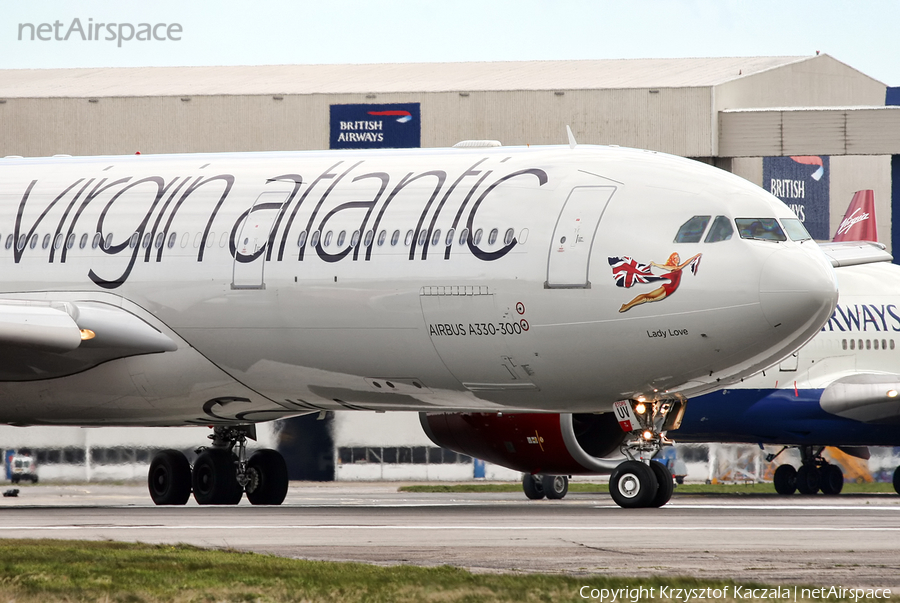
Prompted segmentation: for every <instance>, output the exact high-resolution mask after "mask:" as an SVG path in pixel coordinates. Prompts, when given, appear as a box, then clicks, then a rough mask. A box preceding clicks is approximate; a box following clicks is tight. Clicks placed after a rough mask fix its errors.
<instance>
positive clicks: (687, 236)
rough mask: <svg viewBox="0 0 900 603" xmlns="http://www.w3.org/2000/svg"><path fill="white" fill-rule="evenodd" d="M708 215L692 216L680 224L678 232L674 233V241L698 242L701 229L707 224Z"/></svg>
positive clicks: (701, 235)
mask: <svg viewBox="0 0 900 603" xmlns="http://www.w3.org/2000/svg"><path fill="white" fill-rule="evenodd" d="M709 218H710V216H694V217H693V218H691V219H690V220H688V221H687V222H685V223H684V224H682V225H681V228H679V229H678V234H676V235H675V242H676V243H699V242H700V239H701V238H702V237H703V231H704V230H706V225H707V224H709Z"/></svg>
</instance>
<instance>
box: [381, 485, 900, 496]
mask: <svg viewBox="0 0 900 603" xmlns="http://www.w3.org/2000/svg"><path fill="white" fill-rule="evenodd" d="M398 491H399V492H413V493H437V492H451V493H453V492H456V493H477V492H519V493H521V492H522V484H520V483H518V482H510V483H503V484H480V483H461V484H416V485H411V486H401V487H400V488H398ZM569 492H588V493H608V492H609V486H608V485H607V484H592V483H580V482H569ZM675 494H771V495H773V496H775V487H774V486H773V485H772V484H766V483H762V484H757V483H747V484H681V485H678V486H676V487H675ZM841 494H894V495H896V491H895V490H894V486H893V485H892V484H889V483H883V482H874V483H871V484H856V483H848V484H844V489H843V490H842V491H841Z"/></svg>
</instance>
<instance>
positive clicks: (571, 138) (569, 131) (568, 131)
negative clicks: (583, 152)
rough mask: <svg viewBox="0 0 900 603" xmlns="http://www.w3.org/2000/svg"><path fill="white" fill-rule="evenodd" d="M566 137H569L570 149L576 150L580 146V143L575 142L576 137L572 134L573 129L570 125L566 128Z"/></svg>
mask: <svg viewBox="0 0 900 603" xmlns="http://www.w3.org/2000/svg"><path fill="white" fill-rule="evenodd" d="M566 135H567V136H568V137H569V148H570V149H574V148H575V147H577V146H578V142H576V141H575V135H574V134H572V128H570V127H569V126H568V125H567V126H566Z"/></svg>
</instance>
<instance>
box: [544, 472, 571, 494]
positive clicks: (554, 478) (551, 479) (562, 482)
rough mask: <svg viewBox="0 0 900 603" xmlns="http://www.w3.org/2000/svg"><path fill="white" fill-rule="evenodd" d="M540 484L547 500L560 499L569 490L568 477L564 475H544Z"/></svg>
mask: <svg viewBox="0 0 900 603" xmlns="http://www.w3.org/2000/svg"><path fill="white" fill-rule="evenodd" d="M541 486H542V488H543V490H544V494H545V495H546V496H547V499H548V500H560V499H562V498H565V496H566V494H567V493H568V492H569V478H568V477H567V476H565V475H545V476H543V477H541Z"/></svg>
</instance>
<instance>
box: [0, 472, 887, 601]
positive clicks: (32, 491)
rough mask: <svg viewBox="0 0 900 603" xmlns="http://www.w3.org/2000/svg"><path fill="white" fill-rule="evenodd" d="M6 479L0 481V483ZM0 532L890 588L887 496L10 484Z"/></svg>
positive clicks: (336, 556)
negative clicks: (644, 497)
mask: <svg viewBox="0 0 900 603" xmlns="http://www.w3.org/2000/svg"><path fill="white" fill-rule="evenodd" d="M3 489H6V488H4V487H0V490H3ZM0 517H2V525H3V526H4V528H5V529H4V533H5V536H6V537H8V538H17V537H28V538H65V539H83V540H105V539H110V540H123V541H139V542H148V543H187V544H193V545H197V546H204V547H229V548H234V549H240V550H247V551H254V552H257V553H271V554H275V555H281V556H287V557H296V558H304V559H321V560H331V561H359V562H366V563H376V564H396V563H408V564H417V565H442V564H450V565H455V566H460V567H465V568H469V569H471V570H473V571H500V572H510V571H522V572H551V573H556V572H564V573H571V574H610V575H620V576H648V575H655V576H675V575H688V576H693V577H698V578H731V579H735V580H740V581H759V582H765V583H770V584H788V583H805V584H814V585H824V586H834V585H841V586H871V587H878V588H893V589H894V592H900V496H897V495H895V494H884V495H841V496H836V497H825V496H823V495H818V496H808V497H801V496H798V495H795V496H792V497H780V496H776V495H774V494H773V495H771V496H767V495H750V496H741V495H734V496H722V495H712V496H711V495H680V494H678V493H677V491H676V494H675V496H674V497H673V499H672V501H671V502H670V503H669V504H668V505H666V506H665V507H663V508H661V509H633V510H626V509H620V508H619V507H617V506H616V505H615V504H614V503H613V501H612V499H611V498H610V497H609V495H608V494H581V493H570V494H569V495H568V496H567V497H566V498H565V499H564V500H561V501H547V500H543V501H528V500H526V499H525V497H524V495H522V494H520V493H503V494H410V493H401V492H398V491H397V484H392V483H349V484H348V483H340V484H309V483H300V482H298V483H292V484H291V487H290V490H289V492H288V497H287V500H286V501H285V503H284V505H282V506H280V507H253V506H251V505H250V504H248V503H247V501H246V500H244V501H242V503H241V504H240V505H238V506H236V507H200V506H197V505H196V504H195V503H194V502H193V500H192V501H191V502H190V503H189V504H188V505H186V506H184V507H155V506H152V505H151V504H150V501H149V498H148V495H147V493H146V487H145V486H143V485H141V484H131V485H124V486H112V485H103V484H89V485H52V484H51V485H37V486H21V487H20V492H19V495H18V497H15V498H2V499H0Z"/></svg>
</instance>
